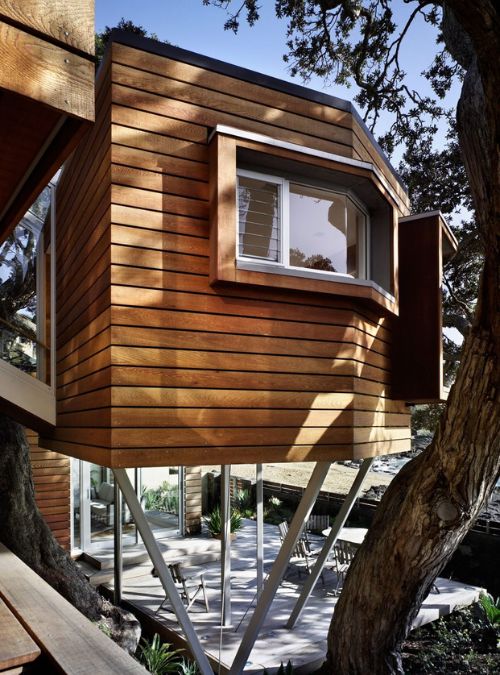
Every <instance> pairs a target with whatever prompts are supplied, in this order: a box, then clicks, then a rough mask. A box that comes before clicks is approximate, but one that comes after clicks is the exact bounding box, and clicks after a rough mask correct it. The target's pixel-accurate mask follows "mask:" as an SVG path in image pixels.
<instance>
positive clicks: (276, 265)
mask: <svg viewBox="0 0 500 675" xmlns="http://www.w3.org/2000/svg"><path fill="white" fill-rule="evenodd" d="M236 175H237V177H238V178H239V177H240V176H241V177H243V178H253V179H255V180H263V181H266V182H268V183H273V184H275V185H279V186H280V191H279V192H280V203H279V208H280V222H279V228H280V248H279V260H278V261H274V260H266V259H265V258H259V257H257V256H245V255H241V254H240V222H239V190H238V187H237V189H236V212H237V214H238V215H237V218H236V265H237V267H239V268H241V269H250V270H255V271H260V272H270V273H275V274H276V273H278V274H288V275H292V276H298V277H304V278H313V279H327V280H329V281H344V282H347V283H354V284H356V283H361V284H363V285H365V284H366V283H367V281H368V280H369V278H370V276H369V275H370V269H369V260H370V251H369V242H370V237H369V233H370V218H369V214H368V211H367V210H366V208H365V207H364V205H363V204H362V203H361V202H360V201H359V199H358V198H357V197H356V195H355V194H354V193H353V192H352V191H351V190H346V189H345V188H342V187H337V186H332V187H331V188H325V187H323V186H318V185H315V184H314V182H311V183H307V182H303V181H300V180H291V181H290V180H288V179H287V178H284V177H283V176H276V175H274V174H267V173H262V172H260V171H250V170H248V169H241V168H238V169H237V170H236ZM290 183H292V184H293V185H300V186H302V187H309V188H314V189H316V190H322V191H324V192H325V193H327V194H340V195H344V196H346V197H348V198H349V199H350V200H351V201H352V202H353V203H354V205H355V206H356V207H357V208H359V210H360V211H361V212H362V213H363V215H364V216H365V227H364V234H363V236H362V237H361V239H360V240H357V241H356V245H357V246H358V247H359V252H358V266H359V275H360V276H359V277H353V276H352V275H350V274H345V273H343V272H328V271H327V270H314V269H310V268H307V267H294V266H293V265H290Z"/></svg>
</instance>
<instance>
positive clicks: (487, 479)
mask: <svg viewBox="0 0 500 675" xmlns="http://www.w3.org/2000/svg"><path fill="white" fill-rule="evenodd" d="M448 6H449V7H450V6H451V7H452V9H453V12H454V16H453V15H451V16H450V15H446V16H445V21H446V22H449V25H448V26H443V28H444V29H445V38H446V41H447V46H448V48H449V49H450V51H451V53H452V54H453V55H454V56H455V58H457V59H458V60H459V62H460V63H461V64H462V65H464V66H465V67H466V69H467V75H466V77H465V80H464V85H463V89H462V94H461V98H460V102H459V108H458V127H459V136H460V145H461V148H462V153H463V155H464V160H465V164H466V168H467V171H468V176H469V181H470V184H471V189H472V194H473V197H474V203H475V209H476V215H477V220H478V223H479V225H480V227H481V232H482V235H483V237H484V240H485V251H486V257H485V267H484V271H483V277H482V284H481V290H480V297H479V301H478V307H477V313H476V319H475V322H474V325H473V326H472V328H471V332H470V334H469V336H468V337H467V339H466V341H465V345H464V349H463V355H462V359H461V363H460V367H459V371H458V374H457V380H456V383H455V385H454V386H453V388H452V391H451V393H450V397H449V400H448V404H447V406H446V409H445V411H444V413H443V416H442V418H441V421H440V425H439V428H438V430H437V432H436V435H435V437H434V439H433V442H432V443H431V445H430V446H429V447H428V448H427V450H426V451H425V452H423V453H422V454H421V455H419V456H418V457H417V458H416V459H414V460H413V461H412V462H409V463H408V464H407V465H406V466H405V467H404V468H403V469H402V470H401V471H400V472H399V474H398V475H397V476H396V477H395V478H394V480H393V481H392V483H391V485H390V486H389V488H388V490H387V491H386V493H385V495H384V498H383V499H382V502H381V503H380V505H379V507H378V509H377V512H376V515H375V518H374V521H373V524H372V526H371V527H370V529H369V531H368V535H367V537H366V540H365V543H364V544H363V546H362V547H361V548H360V550H359V551H358V553H357V555H356V557H355V559H354V561H353V563H352V565H351V569H350V571H349V574H348V575H347V579H346V582H345V585H344V589H343V591H342V595H341V597H340V599H339V602H338V603H337V606H336V608H335V613H334V616H333V620H332V623H331V626H330V630H329V636H328V655H327V661H326V664H325V667H324V671H325V672H331V673H334V674H335V675H367V673H370V675H387V674H392V673H403V670H402V665H401V652H400V650H401V644H402V642H403V640H404V639H405V637H406V636H407V634H408V632H409V630H410V629H411V626H412V622H413V620H414V618H415V617H416V615H417V613H418V610H419V608H420V606H421V604H422V601H423V599H424V598H425V597H426V595H427V594H428V593H429V591H430V588H431V585H432V583H433V581H434V579H435V577H436V576H437V574H438V573H439V571H440V570H441V569H442V567H443V566H444V565H445V564H446V563H447V561H448V560H449V559H450V557H451V555H452V554H453V552H454V551H455V549H456V547H457V546H458V544H459V543H460V541H461V540H462V538H463V537H464V535H465V534H466V532H467V531H468V529H469V528H470V527H471V525H472V524H473V522H474V520H475V519H476V517H477V516H478V514H479V512H480V510H481V507H482V505H483V504H484V503H485V501H486V499H487V497H488V496H489V494H490V492H491V490H492V489H493V487H494V486H495V483H496V481H497V479H498V475H499V471H500V363H499V360H500V311H499V310H500V295H499V290H500V251H499V247H500V228H499V213H500V178H499V167H500V157H499V152H500V151H499V146H498V138H499V130H500V119H499V117H500V112H499V108H498V104H497V95H498V91H499V90H500V77H499V75H498V68H496V67H495V65H494V64H498V60H499V46H498V42H499V36H500V31H499V23H500V21H499V15H498V10H497V9H495V6H494V4H493V3H492V2H489V0H486V1H482V2H474V3H470V2H468V1H466V0H457V1H456V2H449V3H448ZM446 29H449V30H446ZM451 29H452V30H451ZM464 31H465V32H466V35H465V36H464Z"/></svg>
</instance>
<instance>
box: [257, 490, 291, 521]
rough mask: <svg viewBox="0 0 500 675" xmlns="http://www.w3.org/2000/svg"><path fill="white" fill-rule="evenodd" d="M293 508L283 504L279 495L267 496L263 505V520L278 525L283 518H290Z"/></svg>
mask: <svg viewBox="0 0 500 675" xmlns="http://www.w3.org/2000/svg"><path fill="white" fill-rule="evenodd" d="M293 513H294V512H293V510H292V509H291V508H290V507H289V506H287V505H286V504H284V503H283V502H282V501H281V499H280V498H279V497H274V496H272V497H269V499H268V500H267V503H266V505H265V507H264V520H265V522H266V523H271V525H278V524H279V523H281V522H283V521H284V520H288V521H289V520H291V519H292V516H293Z"/></svg>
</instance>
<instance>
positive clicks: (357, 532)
mask: <svg viewBox="0 0 500 675" xmlns="http://www.w3.org/2000/svg"><path fill="white" fill-rule="evenodd" d="M331 531H332V528H331V527H327V528H326V530H323V532H322V533H321V534H323V536H325V537H328V535H329V534H330V532H331ZM367 532H368V529H367V528H366V527H343V528H342V529H341V530H340V532H339V536H338V537H337V539H341V540H342V541H348V542H350V543H351V544H355V545H356V546H361V544H362V543H363V540H364V538H365V537H366V533H367Z"/></svg>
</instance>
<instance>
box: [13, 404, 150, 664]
mask: <svg viewBox="0 0 500 675" xmlns="http://www.w3.org/2000/svg"><path fill="white" fill-rule="evenodd" d="M0 514H1V517H0V541H1V542H2V543H3V544H5V545H6V546H7V547H8V548H9V549H10V550H11V551H12V552H13V553H15V554H16V555H17V556H18V557H19V558H21V560H23V561H24V562H25V563H26V564H27V565H29V567H31V569H32V570H34V571H35V572H36V573H37V574H38V575H40V576H41V577H42V578H43V579H45V581H46V582H47V583H49V584H50V585H51V586H52V587H53V588H55V590H56V591H58V592H59V593H60V594H61V595H63V596H64V597H65V598H66V599H67V600H68V601H69V602H70V603H71V604H72V605H74V606H75V607H76V608H77V609H78V610H80V612H82V614H84V615H85V616H86V617H87V618H89V619H90V620H91V621H95V622H99V623H101V624H102V625H106V626H107V628H108V629H109V631H110V633H111V637H112V638H113V639H114V640H115V641H116V642H118V644H120V645H121V646H122V647H124V648H125V649H127V650H128V651H129V652H130V653H134V652H135V650H136V647H137V643H138V641H139V638H140V634H141V629H140V624H139V622H138V621H137V619H136V618H135V617H134V615H133V614H131V613H130V612H124V611H123V610H121V609H119V608H118V607H115V606H114V605H112V604H111V603H110V602H108V601H107V600H105V599H104V598H103V597H102V596H101V595H99V593H97V591H96V590H95V589H94V588H93V587H92V586H91V584H90V583H89V582H88V581H87V579H86V578H85V576H84V575H83V573H82V572H81V570H80V569H79V567H78V566H77V565H76V564H75V563H74V562H73V560H72V559H71V557H70V556H69V555H68V554H67V553H66V551H64V550H63V549H62V548H61V547H60V546H59V544H58V543H57V541H56V540H55V539H54V536H53V534H52V532H51V530H50V528H49V526H48V525H47V523H46V522H45V520H44V518H43V516H42V515H41V513H40V511H39V510H38V506H37V505H36V502H35V490H34V486H33V477H32V473H31V460H30V451H29V445H28V443H27V442H26V438H25V435H24V430H23V428H22V426H20V425H19V424H18V423H17V422H14V421H12V420H11V419H9V418H8V417H6V416H5V415H0Z"/></svg>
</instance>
